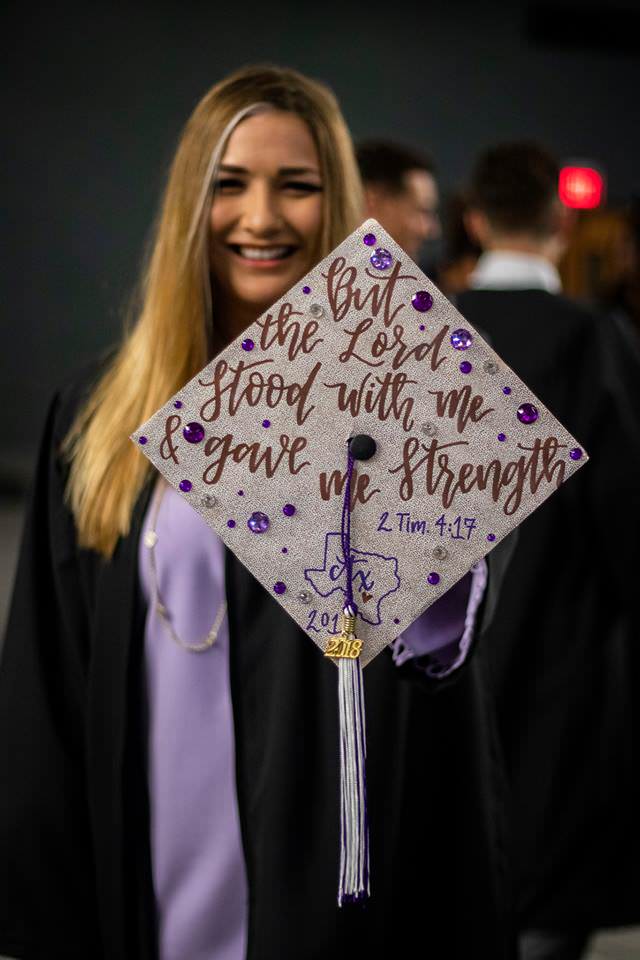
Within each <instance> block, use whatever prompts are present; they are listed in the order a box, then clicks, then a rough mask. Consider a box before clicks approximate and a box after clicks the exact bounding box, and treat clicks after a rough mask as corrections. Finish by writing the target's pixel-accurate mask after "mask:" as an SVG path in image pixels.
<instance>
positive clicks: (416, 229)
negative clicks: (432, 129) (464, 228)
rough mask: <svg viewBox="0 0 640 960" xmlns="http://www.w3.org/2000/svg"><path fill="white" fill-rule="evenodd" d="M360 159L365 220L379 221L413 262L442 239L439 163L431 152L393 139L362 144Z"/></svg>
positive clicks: (366, 141)
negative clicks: (437, 169) (438, 178)
mask: <svg viewBox="0 0 640 960" xmlns="http://www.w3.org/2000/svg"><path fill="white" fill-rule="evenodd" d="M356 158H357V161H358V166H359V168H360V176H361V177H362V182H363V186H364V196H365V216H367V217H374V218H375V219H376V220H377V221H378V222H379V223H380V224H381V225H382V226H383V227H384V229H385V230H386V231H387V233H390V234H391V236H392V237H393V239H394V240H395V241H396V243H398V244H400V246H401V247H402V249H403V250H405V251H406V252H407V253H408V254H409V256H410V257H411V259H412V260H416V261H419V260H420V254H421V252H422V251H423V248H424V245H425V244H426V243H427V242H428V241H435V240H438V238H439V237H440V235H441V232H442V231H441V226H440V217H439V214H438V204H439V194H438V185H437V183H436V179H435V172H434V165H433V162H432V160H431V158H430V157H429V156H427V154H425V153H422V152H420V151H419V150H415V149H413V148H412V147H409V146H406V145H404V144H400V143H394V142H393V141H391V140H374V139H370V140H361V141H359V142H358V143H357V144H356Z"/></svg>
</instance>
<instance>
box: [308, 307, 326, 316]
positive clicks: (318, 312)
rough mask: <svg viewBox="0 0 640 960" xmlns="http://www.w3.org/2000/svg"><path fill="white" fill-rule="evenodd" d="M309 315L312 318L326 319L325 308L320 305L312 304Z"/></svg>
mask: <svg viewBox="0 0 640 960" xmlns="http://www.w3.org/2000/svg"><path fill="white" fill-rule="evenodd" d="M309 313H310V314H311V316H312V317H316V318H317V319H319V318H320V317H324V307H323V306H321V305H320V304H319V303H312V304H311V306H310V307H309Z"/></svg>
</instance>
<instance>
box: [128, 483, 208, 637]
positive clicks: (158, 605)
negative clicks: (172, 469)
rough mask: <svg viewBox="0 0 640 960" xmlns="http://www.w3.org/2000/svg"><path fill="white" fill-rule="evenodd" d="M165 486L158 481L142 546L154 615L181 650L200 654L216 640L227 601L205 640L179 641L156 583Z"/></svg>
mask: <svg viewBox="0 0 640 960" xmlns="http://www.w3.org/2000/svg"><path fill="white" fill-rule="evenodd" d="M164 488H165V484H164V483H163V482H162V481H160V483H159V484H158V487H157V488H156V491H155V493H154V502H153V508H152V512H151V525H150V526H149V528H148V529H147V531H146V533H145V534H144V544H145V546H146V547H147V549H148V550H149V566H150V567H151V580H152V588H153V598H152V599H153V605H154V609H155V611H156V613H157V614H158V616H159V617H160V619H161V620H162V622H163V623H164V625H165V627H166V628H167V631H168V633H169V636H170V637H171V639H172V640H173V641H174V643H177V645H178V646H179V647H182V649H183V650H188V651H189V652H190V653H202V652H203V651H204V650H209V649H210V648H211V647H212V646H213V644H214V643H215V642H216V640H217V638H218V631H219V630H220V627H221V626H222V621H223V620H224V615H225V613H226V611H227V601H226V600H224V601H223V602H222V603H221V604H220V607H219V609H218V612H217V614H216V619H215V620H214V622H213V626H212V627H211V629H210V630H209V633H208V634H207V636H206V638H205V639H204V640H203V641H201V642H200V643H185V642H184V641H183V640H181V639H180V637H179V636H178V634H177V633H176V631H175V630H174V628H173V624H172V623H171V619H170V616H169V611H168V610H167V607H166V604H165V603H164V601H163V599H162V596H161V595H160V586H159V583H158V571H157V568H156V555H155V554H156V543H157V542H158V534H157V532H156V527H157V523H158V514H159V512H160V503H161V501H162V495H163V493H164Z"/></svg>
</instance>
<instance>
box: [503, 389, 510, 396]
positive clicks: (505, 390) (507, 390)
mask: <svg viewBox="0 0 640 960" xmlns="http://www.w3.org/2000/svg"><path fill="white" fill-rule="evenodd" d="M502 392H503V393H504V395H505V396H506V397H508V396H509V394H510V393H511V387H503V388H502Z"/></svg>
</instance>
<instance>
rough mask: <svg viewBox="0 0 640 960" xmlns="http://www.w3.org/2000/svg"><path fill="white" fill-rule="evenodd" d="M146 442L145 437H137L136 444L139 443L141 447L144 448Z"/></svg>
mask: <svg viewBox="0 0 640 960" xmlns="http://www.w3.org/2000/svg"><path fill="white" fill-rule="evenodd" d="M146 442H147V438H146V437H138V443H141V444H142V446H143V447H144V445H145V443H146Z"/></svg>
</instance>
